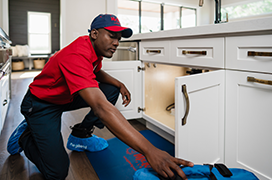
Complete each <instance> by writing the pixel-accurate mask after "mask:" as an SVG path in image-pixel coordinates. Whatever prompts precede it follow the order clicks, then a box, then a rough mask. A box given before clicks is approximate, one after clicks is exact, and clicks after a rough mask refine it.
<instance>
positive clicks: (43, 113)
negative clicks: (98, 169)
mask: <svg viewBox="0 0 272 180" xmlns="http://www.w3.org/2000/svg"><path fill="white" fill-rule="evenodd" d="M89 33H90V34H89V36H82V37H79V38H78V39H76V40H75V41H74V42H72V43H71V44H70V45H68V46H67V47H65V48H63V49H62V50H60V51H58V52H57V53H55V54H54V56H52V57H51V58H50V60H49V61H48V62H47V64H46V65H45V67H44V68H43V70H42V72H41V73H40V74H39V75H38V76H37V77H35V79H34V81H33V82H32V83H31V84H30V85H29V90H28V91H27V93H26V95H25V97H24V100H23V102H22V104H21V112H22V114H23V115H24V117H25V120H24V121H23V122H22V123H21V124H20V125H19V126H18V127H17V128H16V129H15V131H14V132H13V133H12V135H11V137H10V139H9V142H8V148H7V149H8V151H9V153H10V154H17V153H20V152H21V151H22V150H24V152H25V155H26V156H27V157H28V158H29V160H30V161H32V162H33V163H34V164H35V165H36V166H37V167H38V169H39V170H40V172H41V173H42V174H43V175H44V177H45V178H46V179H65V177H66V176H67V174H68V168H69V158H68V155H67V152H66V151H65V148H64V147H63V140H62V135H61V132H60V130H61V115H62V113H63V112H65V111H69V110H74V109H78V108H82V107H91V111H90V112H89V113H88V114H87V115H86V116H85V118H84V119H83V121H82V123H79V124H76V125H75V126H74V127H73V128H72V133H71V135H70V136H69V138H68V142H67V148H68V149H70V150H74V151H84V150H88V151H100V150H103V149H105V148H106V147H107V146H108V144H107V141H105V140H104V139H102V138H99V137H97V136H95V135H93V134H92V132H93V128H94V126H96V127H98V128H103V127H104V126H106V127H107V128H108V129H109V130H110V131H111V132H113V134H114V135H115V136H116V137H118V138H119V139H120V140H122V141H123V142H125V143H126V144H127V145H129V146H131V147H132V148H134V149H135V150H136V151H138V152H140V153H142V154H143V155H144V156H145V157H146V159H147V160H148V162H149V164H150V165H151V167H152V168H153V169H154V170H155V171H156V172H158V173H159V174H160V175H162V176H164V177H169V178H173V177H174V173H173V172H172V170H174V171H176V172H177V173H178V174H179V175H180V176H181V177H183V178H184V179H185V178H186V176H185V175H184V173H183V171H182V170H181V169H180V168H179V165H186V166H193V163H191V162H188V161H185V160H182V159H177V158H174V157H172V156H170V155H169V154H168V153H166V152H164V151H161V150H159V149H157V148H156V147H154V146H153V145H152V144H151V143H150V142H149V141H148V140H147V139H145V138H144V137H143V136H142V135H141V134H140V133H139V132H138V131H136V130H135V129H134V128H133V127H132V126H131V125H130V124H129V123H128V121H127V120H126V119H125V118H124V117H123V116H122V114H121V113H120V112H119V111H118V110H117V109H116V107H115V106H114V104H115V103H116V101H117V98H118V96H119V93H121V95H122V99H123V104H124V105H125V106H127V105H128V104H129V103H130V101H131V99H130V98H131V97H130V93H129V91H128V90H127V88H126V87H125V85H124V84H123V83H121V82H120V81H118V80H117V79H115V78H113V77H111V76H110V75H108V74H107V73H106V72H104V71H103V70H101V66H102V65H101V61H102V57H107V58H110V57H112V55H113V53H114V52H115V51H116V48H117V46H118V45H119V41H120V39H121V37H126V38H128V37H130V36H131V35H132V30H131V29H130V28H125V27H122V26H121V25H120V23H119V20H118V19H117V17H116V16H114V15H110V14H105V15H103V14H100V15H98V16H97V17H96V18H95V19H94V20H93V22H92V24H91V29H90V30H89ZM105 163H106V162H105Z"/></svg>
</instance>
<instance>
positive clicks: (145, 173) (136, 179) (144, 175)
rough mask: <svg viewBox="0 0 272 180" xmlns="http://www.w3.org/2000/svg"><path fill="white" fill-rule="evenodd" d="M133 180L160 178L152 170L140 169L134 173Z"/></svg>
mask: <svg viewBox="0 0 272 180" xmlns="http://www.w3.org/2000/svg"><path fill="white" fill-rule="evenodd" d="M133 180H160V178H159V177H158V176H157V173H156V172H155V171H154V170H153V169H152V168H142V169H138V170H137V171H136V172H135V173H134V175H133Z"/></svg>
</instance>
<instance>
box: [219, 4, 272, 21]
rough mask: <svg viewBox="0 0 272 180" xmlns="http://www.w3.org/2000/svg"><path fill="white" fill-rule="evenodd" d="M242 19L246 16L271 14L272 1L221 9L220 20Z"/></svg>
mask: <svg viewBox="0 0 272 180" xmlns="http://www.w3.org/2000/svg"><path fill="white" fill-rule="evenodd" d="M226 13H228V18H229V19H236V18H243V17H247V16H257V15H264V14H268V13H272V0H259V1H255V2H250V3H246V4H240V5H234V6H228V7H223V8H222V9H221V14H222V19H226Z"/></svg>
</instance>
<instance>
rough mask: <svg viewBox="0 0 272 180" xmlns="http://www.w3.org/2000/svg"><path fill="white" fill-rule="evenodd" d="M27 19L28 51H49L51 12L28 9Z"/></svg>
mask: <svg viewBox="0 0 272 180" xmlns="http://www.w3.org/2000/svg"><path fill="white" fill-rule="evenodd" d="M27 19H28V45H29V49H30V53H31V54H49V53H51V14H50V13H40V12H30V11H29V12H28V18H27Z"/></svg>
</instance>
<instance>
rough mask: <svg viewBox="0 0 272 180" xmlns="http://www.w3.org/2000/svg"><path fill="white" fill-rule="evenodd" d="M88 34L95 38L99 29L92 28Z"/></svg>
mask: <svg viewBox="0 0 272 180" xmlns="http://www.w3.org/2000/svg"><path fill="white" fill-rule="evenodd" d="M90 34H91V38H92V39H94V40H95V39H97V37H98V34H99V31H98V30H97V29H92V30H91V33H90Z"/></svg>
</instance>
